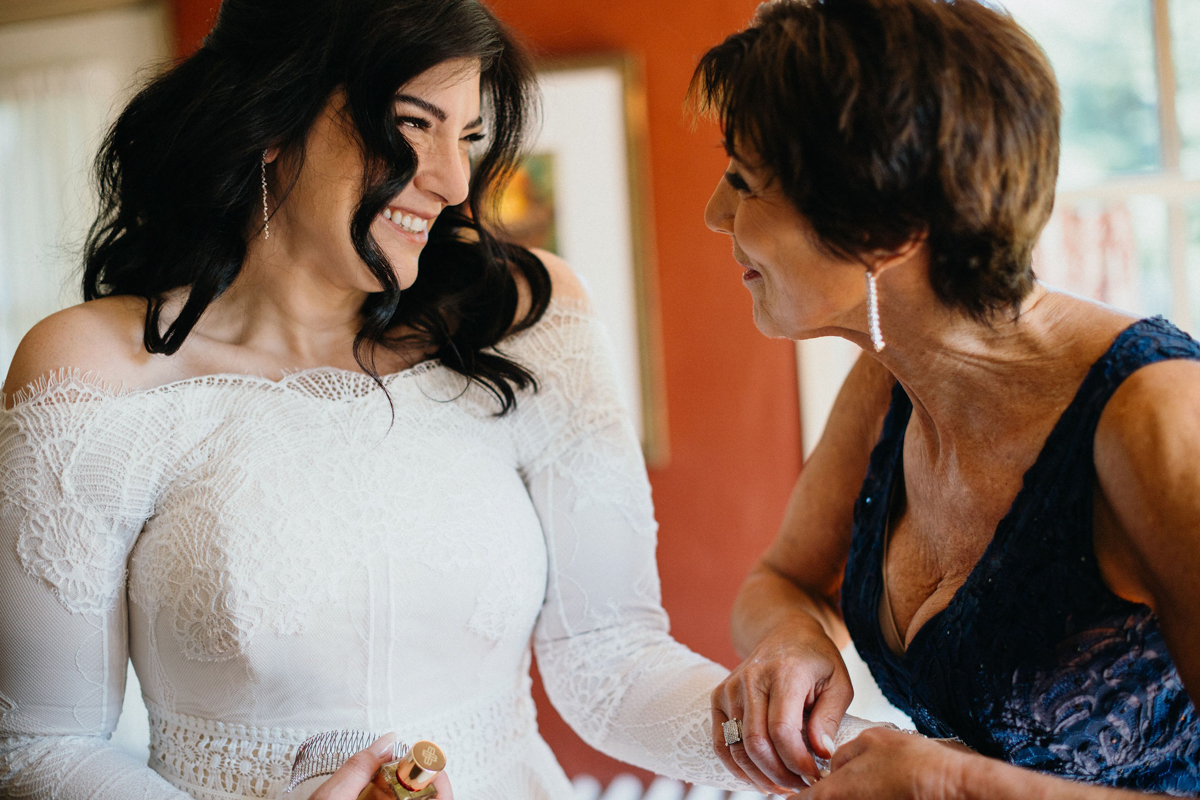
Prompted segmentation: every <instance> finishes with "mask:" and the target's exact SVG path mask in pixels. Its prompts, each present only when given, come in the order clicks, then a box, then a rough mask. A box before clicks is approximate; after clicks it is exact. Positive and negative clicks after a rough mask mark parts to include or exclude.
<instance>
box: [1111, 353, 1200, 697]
mask: <svg viewBox="0 0 1200 800" xmlns="http://www.w3.org/2000/svg"><path fill="white" fill-rule="evenodd" d="M1095 462H1096V475H1097V480H1098V484H1099V488H1100V490H1101V491H1100V492H1098V493H1097V495H1098V497H1097V503H1096V505H1097V512H1098V513H1097V525H1096V556H1097V559H1098V560H1099V562H1100V566H1101V570H1102V572H1103V574H1104V577H1105V579H1106V581H1108V584H1109V586H1110V588H1112V590H1113V591H1114V592H1116V593H1117V594H1120V595H1122V596H1123V597H1125V598H1127V599H1130V600H1134V601H1137V602H1142V603H1145V604H1146V605H1148V606H1150V608H1152V609H1153V610H1154V613H1155V615H1156V616H1157V617H1158V621H1159V625H1160V626H1161V627H1162V632H1163V636H1164V637H1165V639H1166V641H1167V648H1168V650H1169V651H1170V654H1171V658H1172V660H1173V661H1174V662H1175V667H1176V669H1177V670H1178V671H1179V676H1180V678H1182V679H1183V684H1184V686H1185V687H1186V688H1187V690H1188V694H1189V695H1190V697H1191V698H1192V703H1193V704H1195V703H1197V702H1198V701H1200V592H1197V591H1196V576H1197V575H1200V363H1198V362H1195V361H1164V362H1160V363H1158V364H1153V365H1151V366H1148V367H1144V368H1142V369H1140V370H1138V371H1137V372H1135V373H1134V374H1133V375H1131V376H1130V377H1129V378H1128V379H1127V380H1126V381H1125V383H1124V384H1122V385H1121V388H1119V389H1118V390H1117V391H1116V393H1115V394H1114V395H1113V397H1112V399H1111V400H1109V402H1108V405H1107V406H1106V407H1105V410H1104V413H1103V415H1102V416H1101V417H1100V423H1099V425H1098V426H1097V428H1096V438H1095Z"/></svg>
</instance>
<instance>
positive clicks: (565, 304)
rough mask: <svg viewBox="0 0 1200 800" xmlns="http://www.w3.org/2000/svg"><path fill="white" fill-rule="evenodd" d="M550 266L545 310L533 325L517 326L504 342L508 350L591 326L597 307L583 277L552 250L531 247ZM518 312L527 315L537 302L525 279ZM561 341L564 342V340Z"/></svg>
mask: <svg viewBox="0 0 1200 800" xmlns="http://www.w3.org/2000/svg"><path fill="white" fill-rule="evenodd" d="M531 252H532V253H533V254H534V255H535V256H536V257H537V258H538V260H539V261H541V262H542V264H543V265H544V266H545V267H546V271H547V272H548V273H549V274H550V287H551V292H550V299H549V304H548V306H547V307H546V310H545V312H544V313H543V314H542V315H541V317H539V318H538V320H537V321H536V322H535V323H533V324H532V325H529V326H526V327H514V330H513V332H512V333H511V334H510V335H509V337H508V339H507V340H506V341H505V342H503V343H502V344H501V345H500V348H501V349H503V350H507V349H510V348H512V347H513V346H516V347H517V348H522V347H528V346H529V345H530V344H532V343H534V342H540V341H542V340H544V339H545V338H546V337H547V336H550V337H553V338H554V339H556V340H558V339H562V337H563V336H564V335H567V334H568V332H570V331H576V332H577V333H582V332H583V331H584V329H588V330H590V329H591V328H592V327H593V325H592V324H591V323H592V322H594V321H595V309H594V308H593V306H592V300H591V297H590V296H589V295H588V291H587V289H586V287H585V286H584V284H583V281H581V280H580V278H579V276H578V275H577V274H576V273H575V271H574V270H573V269H571V267H570V265H569V264H567V262H566V261H564V260H563V259H562V258H561V257H559V256H557V255H555V254H554V253H551V252H550V251H548V250H539V249H535V250H532V251H531ZM517 291H518V299H517V313H516V319H517V320H518V321H519V320H522V319H525V318H526V316H527V315H528V313H529V309H530V306H531V304H532V302H533V298H532V292H531V291H530V288H529V286H528V285H527V284H526V283H525V282H524V280H522V279H519V278H518V280H517ZM560 343H561V342H560Z"/></svg>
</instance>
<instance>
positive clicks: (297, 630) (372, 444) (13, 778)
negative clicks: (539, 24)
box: [0, 300, 745, 800]
mask: <svg viewBox="0 0 1200 800" xmlns="http://www.w3.org/2000/svg"><path fill="white" fill-rule="evenodd" d="M500 348H501V349H503V350H504V352H505V353H506V354H508V355H509V356H511V357H513V358H515V359H518V360H519V361H521V362H522V363H525V364H527V365H528V366H529V367H530V368H531V369H532V371H533V372H534V374H535V375H536V376H537V378H538V380H539V382H540V390H539V391H537V392H536V393H526V394H524V395H523V396H522V397H521V398H520V402H519V405H518V407H517V409H516V411H515V412H514V413H512V414H510V415H508V416H505V417H497V416H495V411H496V405H495V403H494V401H493V400H491V399H490V397H489V396H488V395H487V394H486V393H485V392H484V391H482V390H481V389H478V388H477V387H473V386H468V385H466V382H465V380H464V379H463V378H462V377H461V376H459V375H457V374H456V373H454V372H452V371H450V370H448V369H445V368H442V367H441V366H439V365H438V364H437V363H433V362H430V363H426V364H423V365H420V366H418V367H416V368H414V369H410V370H407V371H405V372H401V373H398V374H395V375H391V376H388V377H386V378H385V379H384V380H385V384H386V386H387V389H388V392H389V394H390V396H391V399H392V406H391V407H389V403H388V398H387V397H386V396H385V394H384V393H383V392H381V391H379V390H378V387H376V386H375V384H373V383H372V381H371V380H370V378H368V377H366V376H364V375H360V374H357V373H351V372H345V371H340V370H333V369H318V370H312V371H306V372H302V373H298V374H295V375H292V376H290V377H288V378H286V379H284V380H282V381H278V382H274V381H269V380H265V379H262V378H256V377H247V376H236V375H223V376H210V377H205V378H197V379H191V380H185V381H180V382H177V383H172V384H168V385H165V386H161V387H158V388H154V389H149V390H139V391H117V390H113V389H111V388H108V387H104V386H102V385H99V384H98V383H97V382H95V381H93V380H90V379H88V378H87V377H86V376H82V375H80V374H77V373H71V372H66V373H62V374H56V375H53V376H50V377H49V378H47V379H46V380H44V381H42V382H41V383H39V384H38V385H36V386H34V387H31V388H30V389H29V390H27V391H26V392H25V393H23V395H22V396H21V397H20V398H18V401H17V403H16V405H15V406H14V408H13V409H12V410H11V411H9V412H5V413H3V414H2V415H0V608H2V609H3V612H2V613H0V795H3V796H5V797H36V798H49V797H54V798H59V799H60V800H61V799H64V798H65V799H66V800H70V799H71V798H97V800H103V799H104V798H114V800H130V799H131V798H155V799H156V800H157V799H158V798H163V799H164V800H165V798H184V797H193V798H242V797H277V796H278V795H279V794H280V792H281V791H282V788H283V787H284V786H285V785H286V782H287V781H286V779H287V774H288V765H289V764H290V760H291V757H292V755H293V753H294V751H295V748H296V746H297V745H298V744H299V743H300V742H301V741H303V739H305V738H306V737H308V736H309V735H312V734H313V733H317V732H320V731H324V730H330V729H336V728H360V729H367V730H379V731H384V730H395V731H397V732H398V733H399V735H400V737H401V738H407V739H409V740H412V739H415V738H431V739H433V740H435V741H437V742H439V743H440V744H442V745H443V746H444V747H445V749H446V751H447V755H448V757H449V759H450V763H449V767H448V770H449V773H450V775H451V779H452V781H453V783H454V786H455V792H456V795H457V796H458V797H460V798H463V800H471V799H472V798H531V799H536V798H563V799H564V800H565V799H566V798H570V797H571V790H570V786H569V784H568V782H567V780H566V778H565V776H564V775H563V773H562V771H561V769H560V768H559V767H558V765H557V763H556V762H555V761H554V758H553V756H552V755H551V753H550V751H549V749H548V748H547V747H546V745H545V744H544V742H542V740H541V739H540V737H539V736H538V732H537V725H536V720H535V713H534V708H533V704H532V701H531V699H530V679H529V665H530V657H531V643H532V646H533V649H534V650H536V653H537V658H538V662H539V667H540V670H541V673H542V675H543V678H544V680H545V684H546V689H547V692H548V694H549V696H550V698H551V700H552V701H553V702H554V704H555V706H556V707H557V708H558V709H559V710H560V712H561V713H562V715H563V716H564V718H565V719H567V721H568V722H570V723H571V725H572V726H573V727H574V728H575V729H576V730H577V731H578V732H579V733H580V734H581V735H582V736H583V738H584V739H585V740H586V741H588V742H589V743H591V744H592V745H594V746H596V747H597V748H599V749H601V750H604V751H606V752H608V753H610V754H612V755H614V756H615V757H617V758H621V759H623V760H626V761H629V762H631V763H634V764H638V765H640V766H643V767H646V768H648V769H651V770H654V771H656V772H659V773H662V774H665V775H670V776H673V777H677V778H681V779H684V780H688V781H692V782H697V783H705V784H712V785H717V786H723V787H728V788H745V787H741V786H739V784H738V783H737V782H736V781H734V780H733V778H732V777H731V776H729V775H728V774H727V773H726V772H725V770H724V769H723V768H722V767H721V766H720V765H719V763H718V762H717V761H716V760H715V758H714V756H713V754H712V745H711V739H710V724H711V723H710V717H709V701H708V694H709V692H710V691H711V689H712V688H713V686H714V685H715V684H716V683H718V682H719V681H720V680H722V679H723V677H724V676H725V670H724V669H723V668H721V667H719V666H717V665H715V664H713V663H711V662H709V661H707V660H705V659H704V658H701V657H700V656H697V655H696V654H694V653H692V652H690V651H689V650H687V649H686V648H684V647H683V646H681V645H679V644H678V643H676V642H674V641H673V640H672V639H671V638H670V636H669V634H668V624H667V618H666V615H665V613H664V612H663V610H662V608H661V605H660V602H659V586H658V578H657V572H656V570H655V565H654V547H655V530H656V528H655V522H654V519H653V514H652V509H651V502H650V491H649V484H648V482H647V480H646V475H645V470H644V468H643V465H642V463H641V458H640V453H639V449H638V446H637V441H636V438H635V437H634V434H633V431H632V427H631V425H630V423H629V420H628V418H627V416H626V414H625V413H624V412H623V411H622V410H621V408H620V406H619V403H618V401H617V399H616V398H617V395H616V389H615V385H614V381H613V377H612V370H611V367H610V360H609V358H608V355H607V352H606V346H605V344H604V338H603V336H602V334H601V333H600V330H599V328H598V324H597V323H596V321H595V320H594V318H593V317H592V315H591V313H590V312H588V311H587V310H586V309H585V308H583V307H580V306H577V305H575V304H572V303H570V302H565V301H562V300H555V301H554V302H553V303H552V304H551V307H550V310H549V311H548V312H547V314H546V315H545V317H544V318H543V319H542V320H541V321H540V322H539V323H538V324H537V325H536V326H534V327H533V328H531V329H529V330H527V331H525V332H523V333H520V334H517V335H515V336H512V337H510V338H509V339H507V340H505V341H504V342H502V343H501V345H500ZM127 658H132V660H133V663H134V666H135V668H136V670H137V673H138V676H139V679H140V681H141V684H142V687H143V692H144V694H145V697H146V703H147V707H148V708H149V710H150V714H151V732H152V741H151V763H150V766H149V767H147V766H145V765H141V764H137V763H135V762H133V761H132V760H131V759H129V758H128V757H126V756H123V755H121V754H119V753H118V752H117V751H116V750H114V749H113V748H111V747H109V746H108V744H107V741H106V740H107V737H108V735H109V734H110V733H111V731H112V730H113V728H114V726H115V724H116V717H117V714H118V712H119V709H120V707H121V700H122V693H123V685H124V676H125V663H126V659H127Z"/></svg>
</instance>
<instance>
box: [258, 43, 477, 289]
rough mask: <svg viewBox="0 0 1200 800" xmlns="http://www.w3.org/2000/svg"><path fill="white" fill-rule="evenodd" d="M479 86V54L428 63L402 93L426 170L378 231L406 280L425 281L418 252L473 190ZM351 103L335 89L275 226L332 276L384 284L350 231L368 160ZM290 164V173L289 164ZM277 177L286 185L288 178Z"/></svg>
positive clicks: (299, 255)
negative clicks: (438, 223) (436, 223)
mask: <svg viewBox="0 0 1200 800" xmlns="http://www.w3.org/2000/svg"><path fill="white" fill-rule="evenodd" d="M479 92H480V73H479V62H478V61H476V60H468V59H458V60H454V61H448V62H445V63H443V64H439V65H438V66H436V67H433V68H432V69H430V70H428V71H426V72H423V73H422V74H420V75H419V76H417V77H416V78H414V79H413V80H412V81H409V82H408V83H407V84H405V85H404V86H402V87H401V88H400V90H399V91H398V92H397V93H396V98H395V101H394V102H395V114H396V119H397V121H398V124H399V125H400V129H401V131H402V133H403V134H404V136H405V138H406V139H407V140H408V142H409V144H411V145H412V148H413V150H414V151H415V152H416V155H417V172H416V175H415V176H414V177H413V179H412V180H411V181H410V182H409V184H408V185H407V186H406V187H405V188H404V189H403V190H402V191H401V192H400V193H399V194H397V195H396V196H395V197H394V198H392V199H391V200H390V201H389V202H388V205H387V208H386V209H385V210H384V211H383V212H381V213H380V214H379V215H378V216H377V217H376V218H375V220H374V222H372V224H371V228H370V231H371V236H372V237H373V238H374V239H375V242H376V243H377V244H378V245H379V247H380V249H381V250H382V251H383V253H384V255H386V256H387V259H388V261H389V262H391V264H392V266H393V268H394V269H395V271H396V278H397V280H398V281H399V284H400V286H401V288H406V287H408V286H411V285H412V283H413V282H414V281H415V280H416V278H417V260H418V258H419V256H420V254H421V250H422V249H423V248H424V246H425V243H426V242H427V241H428V239H429V233H428V231H429V228H430V227H431V226H432V225H433V223H434V221H435V220H436V219H437V217H438V215H439V214H440V213H441V212H442V210H443V209H445V208H446V207H447V206H454V205H458V204H459V203H462V202H463V201H464V200H466V198H467V194H468V179H469V177H470V163H469V150H470V146H471V143H472V142H473V141H475V140H476V139H477V138H479V134H480V132H481V130H482V127H483V123H482V120H481V119H480V95H479ZM345 103H346V100H345V96H344V95H343V94H342V93H341V92H338V93H336V94H334V95H333V96H332V97H331V98H330V100H329V102H328V103H327V104H326V107H325V110H324V112H323V113H322V114H321V116H320V117H319V118H318V119H317V121H316V122H315V123H314V124H313V128H312V130H311V131H310V132H309V135H308V139H307V141H306V146H305V158H304V162H303V166H302V167H301V169H300V172H299V174H298V175H297V176H296V177H297V180H296V185H295V187H294V188H293V190H292V191H291V193H290V194H289V195H288V197H287V200H286V202H284V203H283V204H282V205H281V206H280V208H279V211H278V213H277V215H276V216H277V219H278V222H276V220H273V221H272V226H273V227H275V226H276V225H278V227H279V228H280V229H282V230H281V231H280V233H281V234H282V236H281V239H282V244H283V246H284V247H285V248H286V249H287V250H288V251H290V255H292V256H293V259H292V260H293V261H303V262H307V263H310V264H311V265H312V268H313V269H315V270H317V271H319V272H320V273H321V274H322V275H323V277H324V278H325V280H326V281H327V282H328V283H330V284H332V285H334V286H337V287H339V288H352V289H358V290H361V291H366V292H378V291H380V290H381V289H382V288H383V287H382V286H380V285H379V281H378V280H376V278H375V277H374V276H373V275H372V274H371V273H370V271H369V270H368V269H367V267H366V265H365V264H363V263H362V261H361V259H360V258H359V257H358V254H357V253H356V252H355V250H354V246H353V244H352V242H351V240H350V234H349V230H350V222H351V219H352V218H353V215H354V212H355V210H356V209H357V207H358V203H359V200H360V197H361V192H362V179H363V169H364V164H363V153H362V145H361V143H360V140H359V138H358V135H357V132H356V131H355V128H354V124H353V122H352V121H351V120H350V119H349V110H348V109H347V108H346V107H345ZM284 160H285V161H286V159H284ZM283 167H284V169H285V173H284V174H285V175H286V169H287V167H288V165H287V164H286V163H285V164H283ZM278 185H282V186H286V185H287V183H286V178H283V179H281V181H279V184H278ZM278 185H277V188H278ZM273 196H275V197H278V194H277V193H275V192H273ZM272 238H275V237H274V235H273V236H272Z"/></svg>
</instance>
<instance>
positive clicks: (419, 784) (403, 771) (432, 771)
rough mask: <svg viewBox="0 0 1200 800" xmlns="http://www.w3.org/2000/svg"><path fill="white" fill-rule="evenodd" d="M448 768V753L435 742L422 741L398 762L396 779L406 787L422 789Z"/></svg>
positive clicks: (413, 789)
mask: <svg viewBox="0 0 1200 800" xmlns="http://www.w3.org/2000/svg"><path fill="white" fill-rule="evenodd" d="M445 768H446V754H445V753H443V752H442V748H440V747H438V746H437V745H436V744H434V743H433V742H427V741H424V740H422V741H420V742H417V743H416V744H414V745H413V746H412V747H410V748H409V750H408V752H407V753H405V754H404V757H403V758H401V759H400V761H399V762H398V763H397V764H396V780H397V781H399V782H400V783H401V785H403V786H404V787H405V788H406V789H409V790H411V791H420V790H421V789H424V788H425V787H426V786H428V785H429V784H431V783H433V779H434V778H436V777H437V774H438V773H439V772H441V771H442V770H444V769H445Z"/></svg>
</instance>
